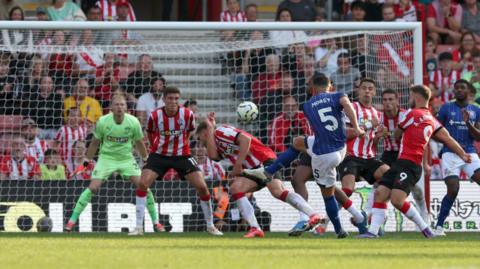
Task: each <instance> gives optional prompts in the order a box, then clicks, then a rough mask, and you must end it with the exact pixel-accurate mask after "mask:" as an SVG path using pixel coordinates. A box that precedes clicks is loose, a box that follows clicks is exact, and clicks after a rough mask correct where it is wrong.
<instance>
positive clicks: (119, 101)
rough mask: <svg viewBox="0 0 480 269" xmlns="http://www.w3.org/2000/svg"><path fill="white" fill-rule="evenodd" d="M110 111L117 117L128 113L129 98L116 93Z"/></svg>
mask: <svg viewBox="0 0 480 269" xmlns="http://www.w3.org/2000/svg"><path fill="white" fill-rule="evenodd" d="M110 109H111V110H112V113H113V114H114V115H116V116H121V115H123V114H125V112H127V98H126V97H125V95H123V94H119V93H116V94H114V95H113V96H112V100H111V102H110Z"/></svg>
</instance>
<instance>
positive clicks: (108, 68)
mask: <svg viewBox="0 0 480 269" xmlns="http://www.w3.org/2000/svg"><path fill="white" fill-rule="evenodd" d="M103 59H104V63H103V65H102V66H99V67H97V70H96V73H95V85H96V87H95V98H97V99H98V100H100V103H101V105H102V107H103V108H106V107H109V106H110V97H111V96H112V91H113V89H114V88H116V87H118V86H119V82H118V81H119V80H120V69H119V68H118V64H117V63H116V62H115V54H113V53H106V54H105V55H104V56H103Z"/></svg>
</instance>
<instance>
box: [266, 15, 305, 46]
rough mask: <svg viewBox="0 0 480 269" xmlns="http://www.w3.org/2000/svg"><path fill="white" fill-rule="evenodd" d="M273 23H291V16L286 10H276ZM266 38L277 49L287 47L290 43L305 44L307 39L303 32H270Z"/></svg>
mask: <svg viewBox="0 0 480 269" xmlns="http://www.w3.org/2000/svg"><path fill="white" fill-rule="evenodd" d="M275 21H281V22H291V21H292V14H291V13H290V11H289V10H288V9H278V11H277V16H276V18H275ZM268 36H269V38H270V40H272V42H273V44H275V45H276V46H277V47H278V48H283V47H287V46H288V45H290V44H292V43H298V42H302V41H303V42H305V41H306V38H307V35H306V34H305V32H304V31H270V32H268Z"/></svg>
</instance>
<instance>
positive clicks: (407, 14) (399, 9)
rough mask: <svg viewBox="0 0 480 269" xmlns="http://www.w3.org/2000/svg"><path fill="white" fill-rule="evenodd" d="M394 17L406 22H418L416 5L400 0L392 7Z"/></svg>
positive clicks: (410, 1) (409, 0) (409, 1)
mask: <svg viewBox="0 0 480 269" xmlns="http://www.w3.org/2000/svg"><path fill="white" fill-rule="evenodd" d="M394 9H395V15H396V17H397V18H400V19H403V20H404V21H407V22H415V21H418V14H417V12H418V3H417V2H413V3H412V0H400V1H398V4H395V5H394Z"/></svg>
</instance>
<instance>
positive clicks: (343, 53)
mask: <svg viewBox="0 0 480 269" xmlns="http://www.w3.org/2000/svg"><path fill="white" fill-rule="evenodd" d="M340 58H347V59H348V62H350V55H349V54H348V53H346V52H342V53H340V54H338V56H337V61H338V59H340Z"/></svg>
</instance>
